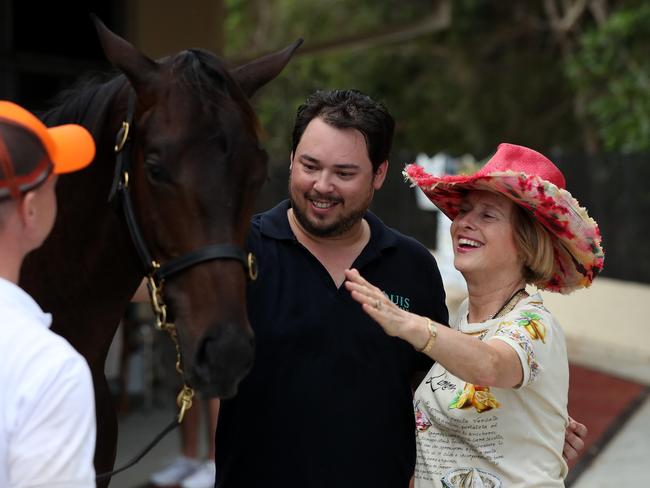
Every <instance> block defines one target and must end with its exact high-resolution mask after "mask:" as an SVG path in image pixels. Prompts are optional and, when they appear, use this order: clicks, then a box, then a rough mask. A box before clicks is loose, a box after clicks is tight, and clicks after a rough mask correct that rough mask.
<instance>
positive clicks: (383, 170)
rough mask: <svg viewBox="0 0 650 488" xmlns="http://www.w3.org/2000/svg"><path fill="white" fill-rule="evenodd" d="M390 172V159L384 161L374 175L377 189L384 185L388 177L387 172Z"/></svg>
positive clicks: (374, 183)
mask: <svg viewBox="0 0 650 488" xmlns="http://www.w3.org/2000/svg"><path fill="white" fill-rule="evenodd" d="M387 173H388V160H386V161H384V162H383V163H381V164H380V165H379V166H378V167H377V171H375V176H374V181H373V187H374V188H375V190H379V189H380V188H381V187H382V185H383V184H384V180H385V179H386V174H387Z"/></svg>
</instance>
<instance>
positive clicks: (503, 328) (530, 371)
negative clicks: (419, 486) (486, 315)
mask: <svg viewBox="0 0 650 488" xmlns="http://www.w3.org/2000/svg"><path fill="white" fill-rule="evenodd" d="M504 319H505V320H503V321H502V322H501V323H500V324H499V326H498V327H497V330H496V332H495V334H494V336H493V337H491V338H490V340H501V341H503V342H505V343H506V344H508V345H510V347H512V348H513V349H514V350H515V352H516V353H517V355H518V356H519V361H520V362H521V367H522V370H523V373H524V376H523V379H522V382H521V384H520V385H519V386H518V388H522V387H524V386H527V385H529V384H531V383H533V382H534V381H535V380H536V379H537V378H538V377H539V375H540V374H541V373H542V371H543V364H544V358H545V357H547V356H548V355H549V352H550V351H549V348H550V341H552V333H551V332H552V327H551V326H552V323H551V322H552V318H551V316H550V315H549V314H548V312H546V311H545V310H544V309H542V308H537V307H527V308H523V309H521V310H516V311H513V312H512V313H511V314H508V316H506V317H504Z"/></svg>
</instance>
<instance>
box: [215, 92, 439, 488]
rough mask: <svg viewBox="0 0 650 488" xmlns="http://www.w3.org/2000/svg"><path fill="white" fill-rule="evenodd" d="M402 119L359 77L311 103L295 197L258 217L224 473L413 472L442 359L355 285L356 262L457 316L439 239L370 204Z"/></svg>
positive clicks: (297, 148) (252, 480) (405, 295)
mask: <svg viewBox="0 0 650 488" xmlns="http://www.w3.org/2000/svg"><path fill="white" fill-rule="evenodd" d="M393 128H394V121H393V118H392V117H391V115H390V114H389V113H388V112H387V110H386V109H385V108H384V107H383V106H382V105H380V104H378V103H376V102H374V101H373V100H371V99H370V98H369V97H367V96H365V95H363V94H361V93H359V92H357V91H354V90H346V91H339V90H337V91H328V92H317V93H315V94H313V95H312V96H311V97H309V99H308V100H307V101H306V103H305V104H304V105H303V106H301V107H300V109H299V110H298V117H297V120H296V124H295V128H294V133H293V148H292V153H291V177H290V183H289V195H290V199H289V200H287V201H284V202H282V203H280V204H279V205H278V206H276V207H275V208H273V209H271V210H269V211H267V212H265V213H263V214H260V215H257V216H256V217H255V218H254V219H253V223H252V231H251V234H250V238H249V243H248V245H249V246H250V249H251V251H254V252H255V254H256V255H257V257H258V259H259V263H260V273H259V278H258V280H257V281H256V282H254V283H253V284H252V285H251V286H250V289H249V293H248V301H249V317H250V322H251V324H252V326H253V328H254V330H255V334H256V345H257V348H256V358H255V365H254V367H253V369H252V371H251V373H250V374H249V376H248V377H247V378H246V379H245V380H244V381H243V382H242V384H241V386H240V390H239V393H238V395H237V397H236V398H235V399H233V400H228V401H224V402H222V407H221V413H220V416H219V427H218V429H217V438H216V449H217V454H216V459H217V482H216V485H215V486H219V487H223V488H236V487H237V488H239V487H240V488H255V487H265V488H267V487H283V488H289V487H301V488H304V487H328V488H333V487H337V488H338V487H344V486H360V487H366V486H367V487H373V488H380V487H386V488H395V487H400V486H402V487H406V486H408V483H409V479H410V478H411V475H412V473H413V466H414V464H415V443H414V435H413V432H414V429H415V423H414V416H413V408H412V390H411V383H412V380H413V378H414V376H415V374H416V372H417V371H418V370H421V371H423V372H425V371H426V370H428V368H429V367H430V363H429V362H428V361H427V358H426V357H425V356H424V355H422V354H418V353H417V352H416V351H415V350H413V349H412V348H411V347H410V346H409V345H408V344H406V343H404V342H403V341H399V340H396V339H395V338H392V337H389V336H387V335H386V334H384V333H383V331H382V330H381V328H380V327H377V325H376V324H374V323H373V322H372V321H371V320H370V319H369V318H368V317H367V316H366V315H365V314H364V313H363V311H362V310H361V308H360V307H359V306H358V304H356V303H355V302H354V301H353V300H352V299H351V297H350V295H349V293H348V292H347V291H346V289H345V287H342V286H341V285H342V283H343V281H344V279H345V278H344V274H343V271H344V270H345V269H347V268H350V267H352V266H354V267H355V268H358V269H359V270H360V271H361V272H362V273H363V274H364V276H366V277H367V278H368V279H369V280H371V281H373V282H376V283H377V284H378V286H380V287H381V288H382V289H383V290H384V291H385V292H386V294H387V295H388V296H389V297H390V298H391V299H392V300H393V301H394V302H395V303H397V304H399V306H401V307H403V308H405V309H407V310H411V311H413V312H416V313H419V314H422V315H426V316H428V317H432V318H434V319H435V320H437V321H439V322H442V323H446V322H447V320H448V316H447V308H446V306H445V294H444V290H443V287H442V281H441V278H440V273H439V272H438V268H437V266H436V263H435V260H434V259H433V257H432V255H431V253H430V252H429V251H428V250H427V249H426V248H424V247H423V246H422V245H421V244H419V243H418V242H417V241H415V240H414V239H411V238H409V237H406V236H404V235H402V234H400V233H399V232H397V231H395V230H393V229H390V228H388V227H386V226H385V225H384V224H383V223H382V222H381V220H379V218H377V217H376V216H375V215H373V214H372V213H370V212H369V211H368V207H369V205H370V202H371V201H372V197H373V194H374V192H375V190H379V189H380V188H381V186H382V184H383V182H384V178H385V177H386V170H387V167H388V161H387V159H388V153H389V151H390V146H391V142H392V137H393Z"/></svg>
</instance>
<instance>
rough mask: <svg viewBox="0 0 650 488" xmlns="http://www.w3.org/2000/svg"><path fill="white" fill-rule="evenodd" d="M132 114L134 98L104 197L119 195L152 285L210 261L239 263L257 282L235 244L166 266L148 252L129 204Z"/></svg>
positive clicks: (250, 260) (251, 260)
mask: <svg viewBox="0 0 650 488" xmlns="http://www.w3.org/2000/svg"><path fill="white" fill-rule="evenodd" d="M134 114H135V95H134V94H131V95H130V96H129V102H128V110H127V114H126V120H125V121H124V122H122V127H121V128H120V130H119V131H118V133H117V138H116V141H115V153H116V154H117V157H116V164H115V173H114V176H113V184H112V185H111V191H110V194H109V197H108V201H109V202H111V201H113V200H114V199H115V196H116V195H118V194H119V197H120V203H121V206H122V211H123V213H124V218H125V219H126V225H127V227H128V229H129V234H130V235H131V241H132V242H133V245H134V246H135V249H136V251H137V253H138V256H139V257H140V262H141V263H142V266H143V271H144V272H145V274H146V275H147V276H150V277H151V278H153V279H154V280H155V282H156V283H160V282H162V280H164V279H165V278H168V277H170V276H172V275H174V274H176V273H179V272H180V271H184V270H186V269H187V268H190V267H192V266H195V265H197V264H200V263H203V262H206V261H212V260H214V259H234V260H236V261H239V262H240V263H241V264H242V266H243V267H244V272H245V273H246V276H247V277H248V279H250V280H255V279H256V278H257V264H256V261H255V256H254V255H253V253H246V252H245V251H244V250H243V249H242V248H241V247H239V246H237V245H235V244H211V245H209V246H205V247H201V248H199V249H196V250H194V251H190V252H189V253H187V254H184V255H182V256H179V257H177V258H174V259H172V260H171V261H169V262H167V263H164V264H162V263H160V264H159V263H158V262H157V261H155V260H154V259H153V257H152V255H151V253H150V252H149V248H148V247H147V244H146V242H145V240H144V237H143V236H142V232H141V231H140V226H139V225H138V222H137V220H136V218H135V213H134V212H133V201H132V199H131V194H130V192H129V170H130V169H131V157H130V156H131V151H130V149H131V138H130V130H131V128H132V127H133V117H134Z"/></svg>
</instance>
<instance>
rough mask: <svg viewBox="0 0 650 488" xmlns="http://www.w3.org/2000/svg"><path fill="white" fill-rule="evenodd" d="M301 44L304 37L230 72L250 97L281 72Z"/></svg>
mask: <svg viewBox="0 0 650 488" xmlns="http://www.w3.org/2000/svg"><path fill="white" fill-rule="evenodd" d="M301 44H302V39H297V40H296V41H294V42H293V43H292V44H290V45H288V46H287V47H285V48H284V49H283V50H281V51H278V52H275V53H271V54H267V55H266V56H262V57H261V58H258V59H255V60H253V61H250V62H248V63H246V64H244V65H242V66H239V67H237V68H234V69H233V70H232V71H231V72H230V74H231V75H232V76H233V78H234V79H235V80H237V82H238V83H239V86H240V87H241V88H242V90H243V91H244V93H245V94H246V95H248V97H249V98H250V97H252V96H253V94H254V93H255V92H256V91H257V90H258V89H259V88H260V87H262V86H264V85H266V84H267V83H268V82H269V81H271V80H272V79H273V78H275V77H276V76H278V75H279V74H280V71H282V69H283V68H284V67H285V66H286V65H287V63H288V62H289V60H290V59H291V56H293V53H294V52H295V51H296V49H298V47H299V46H300V45H301Z"/></svg>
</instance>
